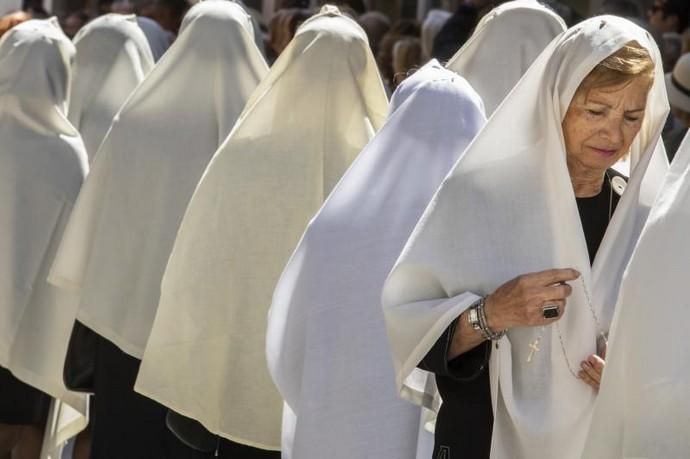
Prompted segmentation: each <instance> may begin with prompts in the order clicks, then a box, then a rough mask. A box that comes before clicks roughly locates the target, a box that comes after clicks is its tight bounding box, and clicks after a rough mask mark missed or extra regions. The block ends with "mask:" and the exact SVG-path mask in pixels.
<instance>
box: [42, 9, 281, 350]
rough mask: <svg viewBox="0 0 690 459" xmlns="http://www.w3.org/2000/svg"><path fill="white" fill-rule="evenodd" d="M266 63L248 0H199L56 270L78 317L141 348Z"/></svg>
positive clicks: (97, 170)
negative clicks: (212, 166) (223, 146)
mask: <svg viewBox="0 0 690 459" xmlns="http://www.w3.org/2000/svg"><path fill="white" fill-rule="evenodd" d="M266 73H267V67H266V64H265V62H264V61H263V58H262V57H261V55H260V54H259V51H258V50H257V49H256V46H255V45H254V41H253V39H252V29H251V23H250V22H249V18H248V16H247V14H246V13H245V12H244V10H242V8H241V7H240V6H239V5H237V4H235V3H231V2H202V3H199V4H197V5H195V6H194V7H193V8H192V9H191V10H190V11H189V12H188V13H187V15H186V17H185V22H184V24H183V29H182V31H181V33H180V36H179V37H178V39H177V40H176V41H175V43H174V44H173V46H172V47H171V48H170V50H169V51H168V52H167V53H166V54H165V56H164V57H163V59H161V61H160V62H159V63H158V64H157V65H156V67H155V68H154V70H153V71H151V73H150V74H149V75H148V77H147V78H146V79H145V80H144V81H143V82H142V83H141V84H140V85H139V86H138V87H137V89H136V90H135V92H134V93H133V94H132V96H131V97H130V98H129V99H128V100H127V102H126V103H125V105H124V106H123V108H122V109H121V111H120V112H119V113H118V115H117V117H116V118H115V120H114V121H113V125H112V127H111V128H110V130H109V132H108V134H107V135H106V137H105V139H104V140H103V143H102V145H101V148H100V149H99V150H98V153H97V155H96V158H95V160H94V162H93V168H92V170H91V173H90V175H89V177H88V179H87V180H86V183H85V184H84V188H83V190H82V192H81V193H80V195H79V198H78V200H77V203H76V205H75V208H74V211H73V213H72V217H71V218H70V221H69V224H68V226H67V229H66V231H65V235H64V238H63V240H62V243H61V245H60V249H59V252H58V255H57V257H56V260H55V264H54V266H53V268H52V270H51V273H50V281H51V282H52V283H54V284H55V285H57V286H60V287H63V288H65V289H68V290H74V291H76V292H78V293H79V295H80V306H79V311H78V314H77V317H78V319H79V320H80V321H81V322H83V323H84V324H86V325H87V326H89V327H90V328H92V329H93V330H94V331H96V332H97V333H98V334H100V335H102V336H104V337H105V338H107V339H109V340H110V341H112V342H113V343H115V344H116V345H117V346H118V347H119V348H120V349H122V350H123V351H125V352H126V353H128V354H130V355H132V356H134V357H137V358H141V357H142V356H143V352H144V347H145V345H146V341H147V339H148V335H149V332H150V330H151V326H152V323H153V319H154V316H155V312H156V308H157V307H158V298H159V295H160V283H161V278H162V277H163V272H164V269H165V264H166V262H167V260H168V256H169V255H170V251H171V250H172V246H173V242H174V241H175V235H176V233H177V229H178V226H179V224H180V222H181V220H182V216H183V215H184V211H185V208H186V206H187V204H188V202H189V199H190V198H191V197H192V193H193V192H194V188H195V187H196V184H197V183H198V181H199V179H200V177H201V174H202V173H203V171H204V169H205V167H206V165H207V164H208V162H209V160H210V159H211V157H212V155H213V153H214V152H215V150H216V149H217V148H218V145H219V144H220V143H221V142H222V141H223V139H224V138H225V137H226V136H227V134H228V133H229V132H230V130H231V128H232V126H233V125H234V123H235V121H236V120H237V117H238V116H239V114H240V112H241V110H242V109H243V107H244V105H245V102H246V101H247V99H248V97H249V95H250V94H251V92H252V91H253V90H254V89H255V88H256V86H257V85H258V83H259V81H260V80H261V78H262V77H263V76H264V75H265V74H266Z"/></svg>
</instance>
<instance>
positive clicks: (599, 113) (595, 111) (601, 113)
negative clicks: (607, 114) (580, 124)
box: [587, 108, 604, 116]
mask: <svg viewBox="0 0 690 459" xmlns="http://www.w3.org/2000/svg"><path fill="white" fill-rule="evenodd" d="M587 113H589V114H590V115H594V116H601V115H603V114H604V112H603V111H601V110H592V109H589V108H588V109H587Z"/></svg>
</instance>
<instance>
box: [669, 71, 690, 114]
mask: <svg viewBox="0 0 690 459" xmlns="http://www.w3.org/2000/svg"><path fill="white" fill-rule="evenodd" d="M671 78H672V74H671V73H667V74H666V92H667V93H668V101H669V102H670V104H671V106H672V107H676V108H679V109H681V110H683V111H685V112H688V113H690V96H687V95H685V94H683V93H682V92H681V91H680V90H679V89H678V88H677V87H676V85H674V84H673V81H672V80H671Z"/></svg>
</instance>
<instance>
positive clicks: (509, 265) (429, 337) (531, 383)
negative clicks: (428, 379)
mask: <svg viewBox="0 0 690 459" xmlns="http://www.w3.org/2000/svg"><path fill="white" fill-rule="evenodd" d="M632 40H637V41H638V42H639V43H640V44H641V45H642V46H644V47H645V48H647V49H648V50H649V52H650V54H651V56H652V58H653V59H654V61H655V63H656V72H655V81H654V84H653V86H652V88H651V90H650V93H649V97H648V102H647V111H646V114H645V119H644V122H643V124H642V127H641V130H640V132H639V134H638V135H637V137H636V139H635V141H634V142H633V145H632V148H631V156H632V165H633V175H632V177H631V179H630V181H629V182H628V186H627V189H626V191H625V193H624V194H623V196H622V197H621V200H620V203H619V204H618V208H617V210H616V212H615V213H614V215H613V219H612V220H611V222H610V224H609V227H608V230H607V231H606V235H605V236H604V239H603V241H602V243H601V246H600V248H599V251H598V254H597V257H596V259H595V261H594V265H593V267H592V268H591V269H590V263H589V257H588V253H587V247H586V244H585V238H584V234H583V231H582V226H581V223H580V218H579V214H578V210H577V206H576V201H575V198H574V193H573V188H572V184H571V181H570V177H569V175H568V169H567V166H566V161H565V147H564V142H563V133H562V130H561V122H562V119H563V117H564V116H565V113H566V110H567V108H568V106H569V104H570V101H571V99H572V97H573V94H574V93H575V91H576V89H577V88H578V86H579V84H580V82H581V81H582V79H583V78H584V77H585V76H586V75H587V74H588V73H589V72H590V71H591V70H592V68H594V66H595V65H596V64H598V63H599V62H600V61H601V60H603V59H604V58H606V57H607V56H608V55H610V54H612V53H613V52H615V51H616V50H618V49H619V48H620V47H621V46H622V45H624V44H625V43H627V42H629V41H632ZM667 113H668V102H667V100H666V96H665V88H664V78H663V71H662V68H661V58H660V56H659V51H658V49H657V47H656V45H655V44H654V42H653V41H652V39H651V37H650V36H649V34H648V33H647V32H646V31H644V30H643V29H641V28H639V27H638V26H636V25H634V24H633V23H631V22H629V21H627V20H624V19H621V18H616V17H613V16H601V17H597V18H592V19H589V20H587V21H584V22H582V23H580V24H578V25H577V26H575V27H573V28H571V29H570V30H569V31H567V32H565V33H563V34H562V35H561V36H560V37H559V38H558V39H557V40H555V41H554V42H552V43H551V44H550V45H549V46H548V47H547V48H546V50H545V51H544V52H543V53H542V54H541V55H540V56H539V58H537V60H536V61H535V63H534V65H533V66H532V67H531V68H530V69H529V70H528V71H527V73H526V74H525V76H524V77H523V78H522V80H521V81H520V82H519V83H518V85H517V86H516V87H515V89H514V90H513V91H512V92H511V93H510V95H509V96H508V97H507V98H506V100H505V101H504V103H503V104H502V105H501V106H500V107H499V108H498V110H496V112H495V113H494V114H493V116H492V117H491V118H490V119H489V121H488V122H487V124H486V126H485V128H484V129H483V130H482V131H481V132H480V133H479V135H478V136H477V137H476V138H475V141H474V142H473V143H472V145H471V146H470V147H469V148H468V150H467V151H466V152H465V154H464V155H463V156H462V158H461V159H460V160H459V161H458V163H457V164H456V166H455V168H454V169H453V171H452V172H451V173H450V174H449V176H448V177H447V178H446V180H445V181H444V183H443V185H442V186H441V188H440V189H439V191H438V192H437V194H436V196H435V197H434V199H433V200H432V202H431V204H430V205H429V207H428V209H427V210H426V212H425V214H424V216H423V217H422V218H421V220H420V222H419V224H418V226H417V228H415V230H414V232H413V235H412V237H411V238H410V240H409V241H408V243H407V246H406V247H405V250H404V251H403V253H402V255H401V256H400V259H399V260H398V263H397V264H396V266H395V268H394V269H393V271H392V272H391V274H390V277H389V279H388V280H387V281H386V284H385V286H384V291H383V303H384V309H385V315H386V324H387V327H388V333H389V336H390V340H391V347H392V350H393V356H394V362H395V367H396V373H397V382H398V385H399V387H400V388H401V389H402V388H403V386H405V383H406V378H407V377H408V376H410V375H411V374H412V373H413V370H414V369H415V367H416V365H417V363H418V362H419V361H420V360H421V359H422V358H423V357H424V355H425V354H426V353H427V352H428V351H429V349H430V348H431V346H432V345H433V344H434V343H435V341H436V340H437V339H438V337H439V336H440V335H441V334H442V333H443V331H444V330H445V329H446V328H447V327H448V325H449V324H450V323H451V322H452V321H453V320H454V319H455V318H456V317H458V316H459V315H460V313H462V312H463V311H464V310H465V309H466V308H467V307H468V306H469V305H470V304H472V303H473V302H474V301H475V300H476V299H477V298H478V295H485V294H488V293H490V292H492V291H493V290H495V289H496V288H497V287H498V286H499V285H501V284H503V283H504V282H506V281H508V280H510V279H512V278H514V277H515V276H517V275H520V274H524V273H529V272H534V271H540V270H544V269H550V268H565V267H572V268H575V269H577V270H579V271H580V272H581V273H582V280H578V281H576V282H575V283H573V284H572V285H573V295H572V296H571V297H570V298H569V299H568V304H569V306H568V309H567V311H566V313H565V316H564V317H563V318H562V319H561V320H560V321H558V322H557V324H558V325H554V326H550V327H547V328H545V329H544V330H543V336H542V339H541V342H542V346H541V347H542V350H541V351H540V352H539V353H538V354H537V358H536V360H534V361H533V362H532V363H530V364H527V363H526V359H527V354H528V352H529V347H528V345H529V343H530V342H532V340H534V339H535V337H536V336H537V335H538V333H539V331H540V329H539V328H531V327H530V328H516V329H512V330H510V331H509V332H508V334H507V336H506V337H505V338H503V339H502V340H501V341H500V345H498V346H496V347H494V348H493V352H492V355H491V362H490V375H491V383H492V387H491V390H492V399H493V403H494V412H495V421H494V430H493V443H492V452H491V455H492V457H494V458H506V457H518V458H530V459H539V458H553V457H561V458H579V457H580V454H581V451H582V447H583V445H584V440H585V435H586V433H587V426H588V423H589V419H590V414H591V410H592V406H593V403H594V392H593V391H592V389H591V388H590V387H588V386H586V385H585V384H584V383H583V382H582V381H581V380H579V379H576V378H575V377H574V376H573V375H572V374H571V373H570V370H569V368H568V365H567V361H566V358H565V356H566V355H567V359H568V360H569V361H570V365H571V368H573V366H574V367H575V368H574V369H575V371H577V368H578V365H579V362H580V361H581V360H582V359H583V358H585V357H586V356H588V355H590V354H592V353H594V351H595V342H596V337H597V332H598V330H597V327H596V323H595V320H594V317H593V314H592V312H591V310H590V307H589V306H588V304H587V300H586V298H585V296H586V295H585V291H584V288H583V286H584V285H586V286H587V290H588V291H589V293H590V295H591V298H592V302H593V308H594V309H595V310H596V312H597V315H598V318H599V320H600V321H601V322H602V323H603V326H604V327H608V324H609V323H610V320H611V316H612V313H613V306H614V305H615V301H616V296H617V293H618V286H619V283H620V278H621V276H622V272H623V269H624V267H625V265H626V262H627V260H628V258H629V256H630V253H631V251H632V249H633V247H634V244H635V242H636V240H637V237H638V235H639V232H640V230H641V228H642V225H643V224H644V221H645V219H646V216H647V213H648V211H649V208H650V206H651V204H652V202H653V199H654V197H655V195H656V191H657V190H658V187H659V185H660V182H661V180H662V178H663V174H664V172H665V170H666V168H667V164H668V163H667V161H666V156H665V151H664V148H663V144H662V143H661V142H660V141H659V136H660V133H661V129H662V125H663V122H664V120H665V118H666V115H667ZM559 331H560V333H561V335H562V338H563V343H564V347H565V355H564V352H563V350H562V349H561V346H560V344H559ZM415 388H416V385H409V386H407V389H408V390H409V391H413V392H414V391H415ZM416 395H418V396H421V395H423V394H421V393H419V394H416ZM428 395H431V394H428Z"/></svg>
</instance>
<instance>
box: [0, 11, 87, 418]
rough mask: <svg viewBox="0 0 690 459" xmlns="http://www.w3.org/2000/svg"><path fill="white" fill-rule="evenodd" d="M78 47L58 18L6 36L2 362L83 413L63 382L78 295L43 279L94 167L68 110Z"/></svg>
mask: <svg viewBox="0 0 690 459" xmlns="http://www.w3.org/2000/svg"><path fill="white" fill-rule="evenodd" d="M74 53H75V50H74V46H73V45H72V43H71V42H70V41H69V38H67V37H66V36H65V35H64V34H63V33H62V30H61V29H60V26H59V25H58V23H57V20H56V19H55V18H53V19H50V20H31V21H27V22H25V23H23V24H20V25H18V26H16V27H14V28H13V29H12V30H10V31H9V32H7V34H6V35H4V36H3V37H2V40H1V41H0V139H2V140H1V141H0V365H2V366H3V367H5V368H8V369H9V370H10V371H11V372H12V373H13V374H14V375H15V376H17V377H18V378H19V379H21V380H23V381H24V382H26V383H27V384H30V385H32V386H34V387H36V388H38V389H40V390H42V391H43V392H46V393H48V394H50V395H51V396H53V397H57V398H60V399H61V400H63V401H65V402H66V403H68V404H69V405H70V406H72V407H73V408H74V409H76V410H77V411H78V412H80V413H82V414H83V413H85V412H86V399H85V397H84V396H83V395H80V394H76V393H74V392H70V391H68V390H67V389H66V388H65V387H64V384H63V382H62V364H63V362H64V356H65V353H66V351H67V344H68V342H69V336H70V332H71V330H72V324H73V321H74V314H75V312H76V308H77V301H76V300H77V299H76V298H75V296H74V295H72V294H71V293H69V292H63V291H60V290H58V289H56V288H54V287H53V286H51V285H49V284H48V283H47V282H46V281H45V279H46V277H47V273H48V269H49V267H50V265H51V263H52V261H53V258H54V256H55V251H56V249H57V245H58V243H59V241H60V237H61V235H62V232H63V230H64V228H65V224H66V223H67V219H68V217H69V214H70V211H71V209H72V205H73V203H74V200H75V199H76V197H77V193H78V192H79V188H80V186H81V184H82V181H83V179H84V176H85V175H86V172H87V170H88V161H87V158H86V152H85V151H84V144H83V143H82V140H81V138H80V137H79V133H78V132H77V130H76V129H75V128H74V127H73V126H72V125H71V124H70V122H69V121H68V120H67V116H66V108H67V95H68V88H69V81H70V75H71V72H70V60H71V59H72V58H73V57H74ZM82 419H83V418H82Z"/></svg>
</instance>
